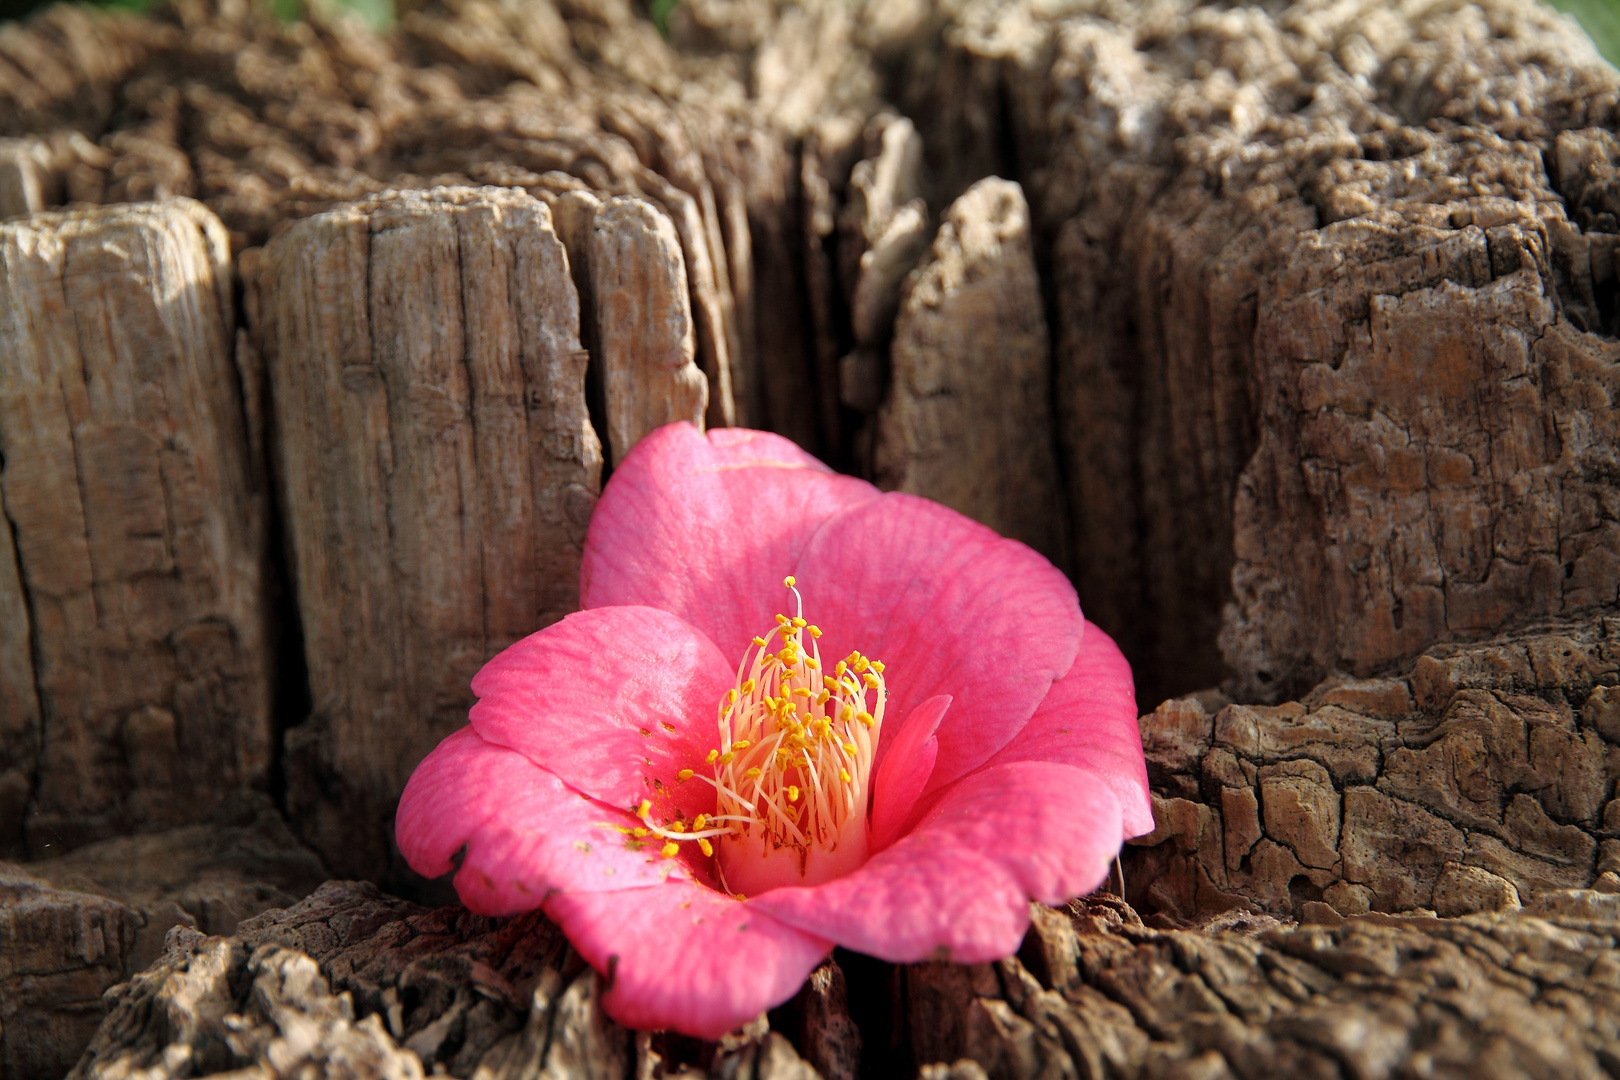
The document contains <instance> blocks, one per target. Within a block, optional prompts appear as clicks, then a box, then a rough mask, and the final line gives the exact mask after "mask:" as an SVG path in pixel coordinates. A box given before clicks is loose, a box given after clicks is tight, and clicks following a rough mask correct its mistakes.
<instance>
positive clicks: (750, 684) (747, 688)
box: [743, 679, 754, 694]
mask: <svg viewBox="0 0 1620 1080" xmlns="http://www.w3.org/2000/svg"><path fill="white" fill-rule="evenodd" d="M753 692H754V680H753V679H749V680H748V681H747V682H745V683H743V693H745V694H752V693H753Z"/></svg>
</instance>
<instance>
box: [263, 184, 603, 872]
mask: <svg viewBox="0 0 1620 1080" xmlns="http://www.w3.org/2000/svg"><path fill="white" fill-rule="evenodd" d="M253 289H254V294H255V299H254V300H252V301H250V304H251V308H250V313H249V315H250V322H251V323H252V325H253V338H254V341H255V342H256V344H257V347H258V348H259V349H261V350H262V352H263V354H264V358H265V363H266V365H267V368H268V370H269V376H270V387H271V395H270V397H271V403H272V406H273V409H274V414H275V417H276V426H275V432H274V437H273V440H272V442H273V446H274V459H275V462H276V465H277V473H278V476H279V482H280V487H281V493H282V507H283V514H284V516H285V519H286V523H287V531H288V535H289V538H290V543H289V548H290V554H291V560H290V561H291V571H292V576H293V579H294V582H295V584H296V587H297V595H298V604H299V611H300V614H301V616H302V620H303V628H304V643H305V649H304V655H305V661H306V663H307V664H308V669H309V681H310V694H311V699H312V702H313V712H312V715H311V717H310V718H309V719H308V720H307V721H305V722H304V723H302V724H300V725H299V726H297V727H295V728H293V729H292V730H291V731H290V732H289V733H288V741H287V746H288V752H287V761H286V766H285V767H286V773H287V784H288V790H287V801H288V806H289V809H290V811H291V813H292V816H293V820H294V822H295V824H296V827H297V828H298V829H299V832H300V834H301V835H302V836H304V837H305V838H306V839H307V840H308V841H309V842H310V843H311V844H312V845H313V846H314V847H315V848H316V849H317V850H318V851H320V852H321V854H322V856H323V857H324V858H325V859H326V860H327V861H328V863H329V864H330V865H332V866H334V867H337V868H340V869H343V870H347V871H349V872H351V873H353V872H360V871H365V872H368V873H372V874H376V873H379V872H384V871H385V870H386V868H387V867H388V866H389V865H390V852H391V851H392V843H391V838H392V835H393V833H392V825H393V810H394V805H395V803H396V802H397V801H398V798H399V792H400V790H401V789H402V788H403V786H404V784H405V779H406V777H407V776H409V774H410V771H411V769H412V768H414V767H415V764H416V762H418V761H420V760H421V758H422V757H423V755H425V754H426V753H427V752H428V751H429V750H431V749H432V748H433V747H434V745H436V744H437V742H438V741H439V740H440V739H442V738H443V737H444V736H446V735H448V734H449V733H450V732H451V731H454V730H455V729H456V728H459V727H461V726H462V725H464V724H465V723H466V721H467V707H468V706H469V705H470V704H471V703H472V695H471V691H470V690H469V689H468V683H469V681H470V680H471V678H472V676H473V674H474V673H475V672H476V671H477V670H478V668H479V667H480V666H482V665H483V663H484V661H485V660H487V659H488V658H489V657H490V656H492V655H494V654H495V653H496V652H498V651H500V650H501V649H503V648H505V647H506V646H507V645H510V644H511V643H512V642H514V641H516V640H518V639H519V638H521V637H524V636H525V635H527V634H530V633H532V632H534V631H535V630H537V629H539V628H540V627H543V626H546V625H548V624H549V623H551V622H554V621H556V620H557V619H559V618H561V617H562V616H563V615H565V614H567V613H568V612H569V611H571V610H573V608H574V607H575V606H576V605H577V603H578V599H577V597H578V592H577V590H578V581H579V554H580V549H581V545H582V544H583V542H584V536H585V527H586V525H587V524H588V523H589V521H590V515H591V509H592V507H593V506H594V505H595V501H596V493H597V490H598V485H599V474H600V471H601V464H602V460H601V448H600V446H599V444H598V443H597V439H596V434H595V432H594V431H593V430H592V428H591V425H590V422H589V419H588V418H587V416H586V409H585V360H586V357H585V353H584V352H583V351H582V350H581V349H580V346H579V306H578V299H577V296H576V294H575V292H574V284H573V281H572V280H571V279H570V277H569V273H568V258H567V255H566V253H565V251H564V249H563V246H562V243H561V242H560V241H559V240H558V239H557V235H556V233H555V232H554V231H553V229H552V227H551V212H550V211H549V210H548V209H547V208H546V206H545V204H544V203H542V202H540V201H539V200H537V199H534V198H531V197H530V196H528V195H525V194H522V193H521V192H510V191H503V190H498V189H482V190H479V189H467V188H444V189H438V190H436V191H434V192H431V193H402V194H399V195H396V196H382V197H379V198H377V199H376V200H373V201H370V202H365V203H358V204H353V205H351V206H349V207H347V208H345V209H342V210H334V211H330V212H327V213H324V214H319V215H316V216H315V217H312V218H310V219H308V220H306V221H302V222H299V223H298V224H297V225H295V226H294V227H292V228H291V229H289V230H288V231H287V232H285V233H283V234H282V235H281V236H279V237H278V238H277V239H276V240H274V241H272V242H271V244H270V245H269V246H268V247H267V248H266V249H265V250H264V255H263V258H262V260H259V261H258V263H257V268H256V272H255V275H254V281H253ZM599 292H600V290H599Z"/></svg>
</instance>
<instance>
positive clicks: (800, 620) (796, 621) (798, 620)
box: [793, 615, 809, 630]
mask: <svg viewBox="0 0 1620 1080" xmlns="http://www.w3.org/2000/svg"><path fill="white" fill-rule="evenodd" d="M793 625H794V626H795V627H797V628H798V629H800V630H803V629H804V628H805V627H806V626H808V625H809V624H808V623H806V622H805V621H804V616H802V615H795V616H793Z"/></svg>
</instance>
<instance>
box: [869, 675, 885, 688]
mask: <svg viewBox="0 0 1620 1080" xmlns="http://www.w3.org/2000/svg"><path fill="white" fill-rule="evenodd" d="M882 685H883V683H882V682H881V681H880V680H879V679H878V677H877V676H876V675H874V674H872V673H871V672H870V671H868V672H867V673H866V688H867V689H868V690H876V689H877V688H878V687H880V686H882Z"/></svg>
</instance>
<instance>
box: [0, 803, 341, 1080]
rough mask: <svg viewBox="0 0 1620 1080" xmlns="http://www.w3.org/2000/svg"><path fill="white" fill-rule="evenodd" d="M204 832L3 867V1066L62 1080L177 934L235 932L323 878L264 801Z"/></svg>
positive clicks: (161, 835) (122, 842)
mask: <svg viewBox="0 0 1620 1080" xmlns="http://www.w3.org/2000/svg"><path fill="white" fill-rule="evenodd" d="M213 817H214V820H213V822H212V823H211V824H207V825H187V826H182V827H180V828H176V829H170V830H167V831H164V832H158V833H147V834H144V835H141V836H133V837H119V838H116V839H112V840H102V841H98V842H96V843H93V844H87V845H85V846H84V847H80V848H77V849H75V850H74V851H73V852H71V853H69V854H67V855H64V856H61V857H59V858H54V859H46V860H43V861H40V862H32V863H28V864H27V865H25V866H21V865H17V864H15V863H0V1036H3V1037H0V1067H3V1068H4V1069H5V1074H6V1075H7V1076H10V1077H41V1078H52V1077H59V1076H62V1075H64V1074H65V1073H66V1072H67V1070H68V1069H69V1068H71V1067H72V1065H73V1063H74V1062H75V1061H76V1060H77V1059H78V1057H79V1055H80V1053H81V1052H82V1051H83V1049H84V1047H85V1045H86V1044H87V1043H88V1042H89V1040H90V1038H91V1036H92V1035H94V1034H95V1031H96V1029H97V1027H98V1026H99V1025H100V1024H101V1022H102V1020H103V1018H104V1017H105V1016H106V1014H107V1003H106V1001H105V1000H104V999H103V997H102V995H103V993H104V991H106V990H107V989H108V988H109V987H112V986H114V985H116V984H118V983H121V982H123V981H124V980H126V979H128V978H131V977H132V976H135V975H137V974H139V973H140V972H141V971H143V970H145V969H146V968H147V967H148V966H149V965H150V964H152V963H153V961H155V960H156V959H157V958H158V957H159V956H161V955H162V953H163V949H164V945H163V942H164V938H165V936H166V935H167V933H168V931H169V930H170V929H171V928H173V927H186V928H190V929H192V930H196V931H201V932H203V933H207V934H230V933H234V932H235V930H236V924H237V923H238V922H239V921H241V920H242V919H245V918H249V917H251V916H254V915H257V914H259V913H260V912H262V911H264V910H266V909H268V908H274V907H285V906H287V905H290V904H292V903H293V902H295V901H296V900H298V899H299V898H300V897H302V896H304V895H305V894H307V893H309V892H311V891H312V890H313V889H315V887H316V886H318V885H319V884H320V883H321V881H322V880H323V879H324V878H325V876H326V871H325V868H324V867H322V866H321V863H320V860H319V859H318V858H316V857H315V855H314V854H313V853H312V852H311V851H310V850H309V849H308V848H306V847H304V846H303V845H301V844H300V843H299V842H298V841H297V840H296V839H295V838H294V837H293V835H292V833H291V832H290V831H289V830H288V828H287V825H286V823H285V822H284V821H283V820H282V818H281V815H280V814H279V813H277V811H276V809H275V807H274V806H272V805H270V803H269V800H267V799H265V798H264V797H263V796H257V797H240V796H239V797H237V798H236V799H234V800H232V802H231V803H229V804H227V805H226V806H225V807H222V808H221V809H220V810H218V811H216V813H215V814H214V815H213Z"/></svg>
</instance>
